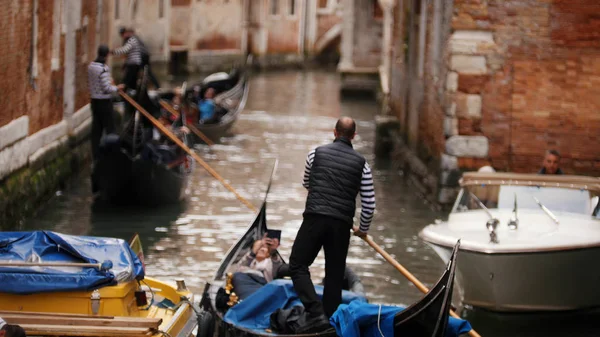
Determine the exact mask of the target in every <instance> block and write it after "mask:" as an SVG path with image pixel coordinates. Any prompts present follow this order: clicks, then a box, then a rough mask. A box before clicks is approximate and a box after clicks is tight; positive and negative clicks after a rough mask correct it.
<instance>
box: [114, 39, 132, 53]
mask: <svg viewBox="0 0 600 337" xmlns="http://www.w3.org/2000/svg"><path fill="white" fill-rule="evenodd" d="M133 43H134V39H131V38H130V39H129V40H127V42H125V44H124V45H123V46H121V47H119V48H116V49H113V51H112V53H113V55H125V54H127V53H129V52H130V51H131V49H132V48H133Z"/></svg>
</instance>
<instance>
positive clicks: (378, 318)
mask: <svg viewBox="0 0 600 337" xmlns="http://www.w3.org/2000/svg"><path fill="white" fill-rule="evenodd" d="M377 329H378V330H379V333H380V334H381V337H385V336H384V335H383V331H381V304H379V313H378V314H377Z"/></svg>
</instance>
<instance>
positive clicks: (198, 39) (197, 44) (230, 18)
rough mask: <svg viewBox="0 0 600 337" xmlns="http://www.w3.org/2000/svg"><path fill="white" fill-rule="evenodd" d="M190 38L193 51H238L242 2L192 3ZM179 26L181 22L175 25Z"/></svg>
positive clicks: (237, 0) (240, 34)
mask: <svg viewBox="0 0 600 337" xmlns="http://www.w3.org/2000/svg"><path fill="white" fill-rule="evenodd" d="M191 8H192V13H193V14H192V15H194V16H195V19H193V21H194V22H193V28H192V38H193V44H194V49H197V50H227V49H240V48H241V44H242V20H243V17H242V16H243V1H242V0H230V1H194V3H193V5H192V7H191ZM176 24H177V25H181V22H178V23H176Z"/></svg>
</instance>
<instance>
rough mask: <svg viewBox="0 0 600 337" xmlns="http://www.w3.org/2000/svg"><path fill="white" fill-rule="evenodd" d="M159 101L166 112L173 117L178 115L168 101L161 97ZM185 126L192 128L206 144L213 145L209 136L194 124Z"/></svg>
mask: <svg viewBox="0 0 600 337" xmlns="http://www.w3.org/2000/svg"><path fill="white" fill-rule="evenodd" d="M159 103H160V106H162V107H163V108H165V109H166V110H167V111H168V112H170V113H172V114H173V115H174V116H175V117H179V112H177V110H175V108H173V106H171V105H170V104H169V103H167V102H165V101H164V100H162V99H161V100H160V101H159ZM186 127H188V128H189V129H190V130H192V132H193V133H195V134H196V136H198V137H200V139H202V140H203V141H204V142H205V143H206V144H207V145H208V146H211V145H215V143H213V141H212V140H210V138H208V137H207V136H206V135H205V134H203V133H202V131H200V130H198V128H196V127H195V126H194V124H188V125H186Z"/></svg>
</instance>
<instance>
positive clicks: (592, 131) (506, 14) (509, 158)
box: [453, 0, 600, 174]
mask: <svg viewBox="0 0 600 337" xmlns="http://www.w3.org/2000/svg"><path fill="white" fill-rule="evenodd" d="M455 9H456V13H458V14H457V15H455V17H454V22H453V28H454V29H455V30H457V31H459V30H467V31H490V32H491V33H492V34H493V35H492V36H493V43H491V44H486V43H475V44H472V45H471V46H475V49H474V50H471V51H466V52H465V49H469V45H468V43H465V41H464V40H463V41H462V42H460V41H459V42H458V43H457V44H455V47H454V48H455V50H456V51H459V52H463V53H464V54H470V55H481V56H484V57H485V59H486V63H487V67H488V70H487V72H485V73H482V74H462V73H459V74H458V85H457V94H456V97H455V102H456V104H457V116H458V133H459V134H461V135H483V136H486V137H487V138H488V140H489V155H488V157H489V158H488V159H489V160H490V162H491V164H492V165H493V166H494V167H495V168H497V169H500V170H511V171H516V172H534V171H536V170H537V169H538V168H539V165H540V163H541V160H542V156H543V153H544V151H545V150H546V149H548V148H555V149H557V150H559V151H560V152H561V153H562V154H563V156H564V160H563V162H562V165H561V166H562V167H563V169H564V170H565V171H566V172H568V173H578V174H598V172H600V156H598V151H597V144H598V140H599V139H598V138H599V137H598V131H600V114H598V110H599V109H600V87H599V86H598V84H600V61H599V60H600V39H599V38H600V30H599V28H600V21H599V20H597V19H596V17H597V16H598V15H600V3H599V2H598V1H595V0H574V1H569V2H565V1H558V0H555V1H541V0H539V1H517V0H513V1H488V2H487V4H486V3H481V4H475V3H473V2H468V1H455ZM461 44H462V45H461ZM466 95H480V96H481V105H482V110H481V115H480V116H473V115H472V114H469V113H468V111H467V113H464V112H465V111H464V109H463V111H462V113H461V111H459V110H461V109H460V106H461V105H462V106H465V105H464V104H461V103H460V101H461V100H464V96H466Z"/></svg>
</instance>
